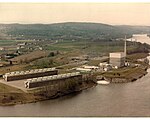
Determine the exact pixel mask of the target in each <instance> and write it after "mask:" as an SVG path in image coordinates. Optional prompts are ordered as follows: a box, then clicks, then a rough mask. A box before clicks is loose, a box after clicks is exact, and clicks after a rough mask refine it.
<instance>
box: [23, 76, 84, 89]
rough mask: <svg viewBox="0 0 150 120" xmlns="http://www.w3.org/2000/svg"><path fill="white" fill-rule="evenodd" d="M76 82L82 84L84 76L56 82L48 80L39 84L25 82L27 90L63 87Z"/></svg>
mask: <svg viewBox="0 0 150 120" xmlns="http://www.w3.org/2000/svg"><path fill="white" fill-rule="evenodd" d="M72 80H73V81H75V82H80V81H82V75H76V76H71V77H66V78H62V79H61V78H59V79H56V80H47V81H39V82H28V81H26V82H25V87H26V88H35V87H42V86H46V85H49V86H50V85H51V86H53V87H56V86H62V85H67V84H68V85H69V81H72Z"/></svg>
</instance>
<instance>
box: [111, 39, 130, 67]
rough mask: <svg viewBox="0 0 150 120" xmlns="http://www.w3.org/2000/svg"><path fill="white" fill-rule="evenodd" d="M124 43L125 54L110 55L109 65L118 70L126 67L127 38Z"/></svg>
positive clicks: (115, 53)
mask: <svg viewBox="0 0 150 120" xmlns="http://www.w3.org/2000/svg"><path fill="white" fill-rule="evenodd" d="M124 41H125V42H124V52H114V53H109V64H111V65H112V66H114V67H117V68H120V67H123V66H124V65H125V61H126V54H127V47H126V46H127V45H126V37H125V40H124Z"/></svg>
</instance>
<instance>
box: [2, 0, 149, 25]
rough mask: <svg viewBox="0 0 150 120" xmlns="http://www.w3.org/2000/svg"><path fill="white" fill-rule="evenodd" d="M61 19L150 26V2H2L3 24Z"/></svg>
mask: <svg viewBox="0 0 150 120" xmlns="http://www.w3.org/2000/svg"><path fill="white" fill-rule="evenodd" d="M60 22H94V23H105V24H111V25H147V26H150V3H91V2H90V3H3V2H1V3H0V23H22V24H33V23H43V24H51V23H60Z"/></svg>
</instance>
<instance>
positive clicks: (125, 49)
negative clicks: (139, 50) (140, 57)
mask: <svg viewBox="0 0 150 120" xmlns="http://www.w3.org/2000/svg"><path fill="white" fill-rule="evenodd" d="M124 54H125V56H126V55H127V43H126V35H125V40H124Z"/></svg>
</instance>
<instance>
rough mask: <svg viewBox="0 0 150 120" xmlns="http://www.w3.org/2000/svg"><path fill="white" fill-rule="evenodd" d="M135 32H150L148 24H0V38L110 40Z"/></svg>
mask: <svg viewBox="0 0 150 120" xmlns="http://www.w3.org/2000/svg"><path fill="white" fill-rule="evenodd" d="M133 33H148V34H149V33H150V27H147V26H112V25H107V24H101V23H81V22H68V23H56V24H0V39H4V38H6V39H11V38H14V39H48V40H49V39H52V40H53V39H54V40H56V39H65V40H84V39H89V40H93V39H94V40H109V39H112V38H120V37H124V35H127V36H128V37H130V36H131V35H132V34H133ZM10 36H11V37H10Z"/></svg>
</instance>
